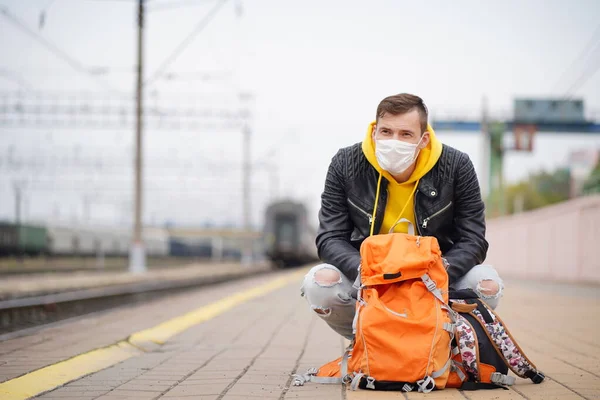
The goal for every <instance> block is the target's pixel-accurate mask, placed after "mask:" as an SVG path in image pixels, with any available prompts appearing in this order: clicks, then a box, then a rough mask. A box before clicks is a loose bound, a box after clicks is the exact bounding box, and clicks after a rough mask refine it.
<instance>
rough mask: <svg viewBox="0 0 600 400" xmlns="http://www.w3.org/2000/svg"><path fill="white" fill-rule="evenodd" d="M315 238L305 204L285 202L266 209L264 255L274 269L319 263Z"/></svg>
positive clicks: (315, 232)
mask: <svg viewBox="0 0 600 400" xmlns="http://www.w3.org/2000/svg"><path fill="white" fill-rule="evenodd" d="M316 234H317V231H316V229H315V228H314V227H313V226H312V225H311V224H310V223H309V219H308V213H307V209H306V206H305V205H304V204H302V203H299V202H294V201H288V200H286V201H277V202H274V203H271V204H270V205H269V206H268V207H267V209H266V211H265V222H264V246H265V254H266V256H267V258H268V259H270V260H271V261H272V262H273V263H274V264H276V265H277V266H280V267H291V266H298V265H302V264H307V263H310V262H316V261H318V255H317V248H316V245H315V239H316Z"/></svg>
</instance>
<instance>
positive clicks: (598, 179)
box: [583, 162, 600, 194]
mask: <svg viewBox="0 0 600 400" xmlns="http://www.w3.org/2000/svg"><path fill="white" fill-rule="evenodd" d="M583 193H584V194H592V193H600V162H599V163H597V164H596V167H595V168H594V170H593V171H592V173H591V174H590V176H589V177H588V178H587V179H586V181H585V183H584V184H583Z"/></svg>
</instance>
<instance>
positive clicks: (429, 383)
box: [417, 375, 435, 393]
mask: <svg viewBox="0 0 600 400" xmlns="http://www.w3.org/2000/svg"><path fill="white" fill-rule="evenodd" d="M417 387H418V388H419V392H420V393H429V392H431V391H432V390H433V389H434V388H435V381H434V380H433V378H432V377H431V376H429V375H427V376H426V377H425V378H423V379H421V380H420V381H417Z"/></svg>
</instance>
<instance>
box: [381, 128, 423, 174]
mask: <svg viewBox="0 0 600 400" xmlns="http://www.w3.org/2000/svg"><path fill="white" fill-rule="evenodd" d="M421 139H423V137H421ZM420 143H421V140H419V143H417V144H413V143H407V142H403V141H401V140H396V139H387V140H375V156H376V157H377V162H378V163H379V166H380V167H381V168H383V169H384V170H386V171H387V172H389V173H390V174H392V175H399V174H401V173H403V172H404V171H406V170H407V169H408V168H409V167H410V166H411V165H412V163H413V162H415V160H416V159H417V156H418V155H419V151H420V149H419V150H418V151H417V148H418V146H419V144H420Z"/></svg>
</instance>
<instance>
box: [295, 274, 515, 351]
mask: <svg viewBox="0 0 600 400" xmlns="http://www.w3.org/2000/svg"><path fill="white" fill-rule="evenodd" d="M322 269H330V270H332V271H336V272H337V273H338V275H339V279H338V280H337V281H333V282H332V283H318V282H316V281H315V274H316V273H317V272H318V271H320V270H322ZM486 280H491V281H494V282H496V283H497V284H498V292H497V293H495V294H494V295H488V294H485V293H484V292H483V291H482V290H481V282H482V281H486ZM352 284H353V282H350V280H349V279H348V278H347V277H346V276H345V275H344V274H343V273H341V271H340V270H338V269H337V268H336V267H334V266H333V265H330V264H319V265H317V266H315V267H313V268H312V269H311V270H310V271H309V272H308V273H307V274H306V276H305V277H304V281H303V282H302V287H301V289H300V290H301V294H302V296H304V298H305V299H306V300H307V301H308V304H309V305H310V307H311V309H312V310H313V311H315V312H316V313H317V315H318V316H319V317H321V318H322V319H323V320H324V321H325V322H327V324H328V325H329V326H330V327H331V329H333V330H334V331H336V332H337V333H339V334H340V335H342V336H344V337H345V338H347V339H349V340H352V338H353V334H352V320H353V319H354V313H355V310H356V295H357V293H356V292H357V290H356V289H355V288H354V287H353V286H352ZM452 287H453V288H454V289H456V290H460V289H473V290H474V291H475V292H476V293H477V294H478V295H479V297H481V298H482V299H484V300H485V302H486V303H487V304H488V305H489V306H490V307H492V308H496V307H497V306H498V302H499V300H500V297H502V290H503V289H504V283H503V282H502V279H501V278H500V276H499V275H498V272H496V270H495V269H494V267H492V266H491V265H476V266H475V267H473V268H472V269H471V270H470V271H469V272H467V274H466V275H465V276H463V277H462V278H460V279H459V280H458V281H457V282H456V283H455V284H454V285H452Z"/></svg>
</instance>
